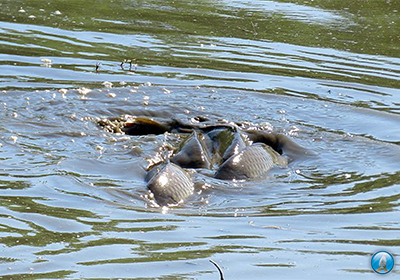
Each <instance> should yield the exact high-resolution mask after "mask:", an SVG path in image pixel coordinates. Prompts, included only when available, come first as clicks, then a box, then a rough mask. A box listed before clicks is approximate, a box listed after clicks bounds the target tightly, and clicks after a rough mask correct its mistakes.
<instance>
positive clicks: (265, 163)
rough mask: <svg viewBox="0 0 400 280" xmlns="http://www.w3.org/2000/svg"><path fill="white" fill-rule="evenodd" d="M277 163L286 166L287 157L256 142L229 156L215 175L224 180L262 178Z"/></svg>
mask: <svg viewBox="0 0 400 280" xmlns="http://www.w3.org/2000/svg"><path fill="white" fill-rule="evenodd" d="M276 165H280V166H286V165H287V160H286V158H284V157H282V156H281V155H279V154H278V153H277V152H276V151H275V150H274V149H272V148H271V147H270V146H267V145H266V144H264V143H255V144H252V145H250V146H248V147H246V148H244V149H243V150H242V151H241V152H239V153H237V154H235V155H232V156H231V157H230V158H228V159H227V160H226V161H225V162H224V163H222V164H221V165H220V167H219V168H218V170H217V172H216V173H215V175H214V177H215V178H217V179H223V180H233V179H235V180H244V179H260V178H263V177H265V176H266V174H267V172H268V171H269V170H270V169H272V168H273V167H274V166H276Z"/></svg>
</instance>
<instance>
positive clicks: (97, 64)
mask: <svg viewBox="0 0 400 280" xmlns="http://www.w3.org/2000/svg"><path fill="white" fill-rule="evenodd" d="M100 65H101V63H100V62H97V63H96V73H97V72H99V69H100Z"/></svg>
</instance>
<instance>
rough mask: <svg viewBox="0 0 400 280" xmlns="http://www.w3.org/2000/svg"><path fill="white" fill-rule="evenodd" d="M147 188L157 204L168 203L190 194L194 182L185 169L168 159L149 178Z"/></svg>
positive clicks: (178, 200) (174, 202)
mask: <svg viewBox="0 0 400 280" xmlns="http://www.w3.org/2000/svg"><path fill="white" fill-rule="evenodd" d="M147 188H148V189H149V190H150V191H151V192H152V193H153V195H154V198H155V200H156V201H157V203H158V204H159V205H169V204H177V203H179V202H181V201H183V200H184V199H186V198H187V197H188V196H190V195H191V194H192V193H193V191H194V183H193V181H192V179H191V177H190V176H189V175H188V174H187V173H186V171H184V170H183V169H182V168H180V167H179V166H177V165H176V164H174V163H171V162H169V161H168V162H167V163H165V164H164V166H163V167H161V168H159V170H158V172H157V173H156V174H155V175H154V176H153V177H152V178H151V179H150V180H149V182H148V184H147Z"/></svg>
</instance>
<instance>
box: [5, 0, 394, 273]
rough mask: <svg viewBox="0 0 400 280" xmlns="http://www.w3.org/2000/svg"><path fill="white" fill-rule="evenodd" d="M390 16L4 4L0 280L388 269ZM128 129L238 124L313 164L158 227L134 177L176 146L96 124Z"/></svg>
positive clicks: (332, 5)
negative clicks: (290, 143)
mask: <svg viewBox="0 0 400 280" xmlns="http://www.w3.org/2000/svg"><path fill="white" fill-rule="evenodd" d="M399 12H400V1H397V0H392V1H380V0H374V1H372V0H371V1H366V0H364V1H323V0H314V1H309V2H306V1H304V2H303V1H261V0H260V1H245V0H243V1H242V0H231V1H230V0H223V1H127V0H125V1H123V0H120V1H112V0H109V1H89V2H87V3H86V2H83V1H76V0H75V1H56V0H54V1H50V2H43V1H38V0H37V1H35V0H30V1H18V0H13V1H8V0H3V1H1V2H0V91H1V92H0V108H1V110H0V201H1V204H0V248H1V250H0V276H1V278H3V279H111V278H112V279H118V278H121V279H218V273H217V271H216V269H215V267H214V266H212V264H211V263H209V261H208V260H209V259H213V260H215V261H216V262H218V263H219V265H220V266H221V267H222V269H223V271H224V274H225V278H226V279H267V278H271V279H277V278H279V279H319V278H321V277H324V279H325V278H326V279H336V278H337V277H340V278H341V279H355V278H365V277H366V279H374V278H378V276H377V275H375V274H374V272H373V271H372V269H371V268H370V259H371V257H372V255H373V253H374V252H376V251H378V250H387V251H389V252H391V253H393V254H394V256H395V263H396V257H397V258H398V257H399V255H400V146H399V144H400V136H399V135H400V56H399V53H400V52H399V48H400V45H399V42H400V37H399V36H400V35H399V34H400V17H399ZM124 60H125V63H123V64H122V65H121V62H123V61H124ZM129 60H132V62H131V63H130V62H129ZM96 65H98V69H97V71H96ZM105 81H109V82H112V83H113V87H112V88H108V87H106V86H108V84H107V83H106V84H104V82H105ZM82 88H88V89H90V90H91V91H89V90H87V92H85V90H82ZM60 89H64V90H60ZM82 93H85V94H82ZM123 114H141V115H148V116H159V117H161V118H165V119H168V118H177V119H182V120H186V121H189V120H190V119H191V118H192V117H195V116H198V115H202V116H207V117H209V118H210V119H213V120H217V119H227V120H230V121H236V122H244V121H246V122H251V123H254V124H257V125H260V126H264V127H265V128H267V129H273V130H274V131H277V132H280V133H283V134H286V135H288V136H289V137H291V138H292V139H293V140H294V141H295V142H296V143H298V144H299V145H301V146H303V147H305V148H307V149H308V150H310V151H313V152H314V155H312V156H308V157H302V156H300V157H297V158H295V159H293V160H292V161H291V162H290V163H289V166H288V168H286V169H277V170H274V171H273V172H271V174H270V176H269V177H268V178H267V179H266V180H263V181H255V182H242V183H228V182H222V181H219V180H217V179H211V178H209V177H207V176H205V175H202V174H194V175H193V176H194V178H195V180H196V182H197V184H196V194H195V195H194V196H193V197H191V198H190V199H189V200H188V201H187V202H186V203H184V204H182V205H180V206H179V207H175V208H172V209H169V210H168V211H163V210H162V209H159V208H156V207H154V206H152V204H151V202H150V201H149V200H148V199H147V198H146V194H147V191H146V188H145V183H144V181H143V177H144V173H145V171H144V168H145V167H146V165H147V164H148V160H149V159H150V158H152V157H154V156H155V154H156V153H157V151H158V149H159V146H160V145H162V144H163V143H165V142H174V141H176V140H177V138H178V137H179V136H178V135H175V134H166V135H158V136H138V137H134V136H125V135H116V134H111V133H108V132H105V131H103V130H101V129H100V128H99V127H98V126H97V125H96V124H95V122H94V121H93V119H95V118H103V117H114V116H120V115H123ZM399 275H400V271H399V268H398V266H397V265H395V268H394V269H393V271H392V272H390V274H388V275H387V277H389V278H390V279H394V278H398V277H399Z"/></svg>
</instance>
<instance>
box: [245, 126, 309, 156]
mask: <svg viewBox="0 0 400 280" xmlns="http://www.w3.org/2000/svg"><path fill="white" fill-rule="evenodd" d="M246 133H247V136H248V138H249V140H251V141H253V142H257V143H264V144H266V145H268V146H270V147H272V148H273V149H274V150H275V151H276V152H278V153H279V154H281V155H282V154H285V155H287V156H288V157H289V158H298V157H301V156H306V155H312V152H310V151H309V150H307V149H305V148H303V147H301V146H300V145H298V144H296V143H295V142H294V141H293V140H291V139H290V138H289V137H287V136H285V135H282V134H278V133H273V132H271V133H267V132H264V131H258V130H250V131H246Z"/></svg>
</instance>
